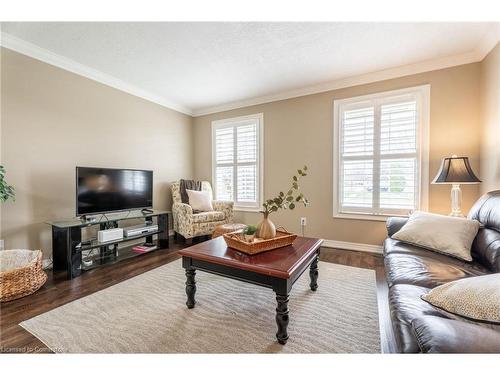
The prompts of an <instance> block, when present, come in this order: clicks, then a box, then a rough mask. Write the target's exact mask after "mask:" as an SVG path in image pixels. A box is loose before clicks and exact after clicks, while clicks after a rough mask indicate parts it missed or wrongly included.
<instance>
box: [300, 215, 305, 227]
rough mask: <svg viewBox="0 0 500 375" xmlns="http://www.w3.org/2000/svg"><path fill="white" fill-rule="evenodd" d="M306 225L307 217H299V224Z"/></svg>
mask: <svg viewBox="0 0 500 375" xmlns="http://www.w3.org/2000/svg"><path fill="white" fill-rule="evenodd" d="M306 225H307V218H305V217H301V218H300V226H302V227H305V226H306Z"/></svg>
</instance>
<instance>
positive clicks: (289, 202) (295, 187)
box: [262, 165, 309, 215]
mask: <svg viewBox="0 0 500 375" xmlns="http://www.w3.org/2000/svg"><path fill="white" fill-rule="evenodd" d="M306 172H307V165H304V168H302V169H297V174H296V175H294V176H293V177H292V184H291V186H290V188H289V189H288V191H287V193H286V194H285V193H284V192H282V191H280V193H279V194H278V195H277V196H276V197H275V198H272V199H267V200H266V201H265V202H264V203H263V204H262V206H263V207H264V211H263V213H264V214H265V215H269V214H270V213H272V212H276V211H278V210H279V209H283V210H287V209H289V210H293V209H294V208H295V207H296V205H297V204H303V205H304V207H307V205H308V204H309V200H308V199H307V198H306V197H305V196H304V194H303V193H301V192H300V191H299V190H300V186H299V181H300V179H301V178H302V177H305V176H307V173H306Z"/></svg>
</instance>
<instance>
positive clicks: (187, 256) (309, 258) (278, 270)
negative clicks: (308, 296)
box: [179, 237, 323, 345]
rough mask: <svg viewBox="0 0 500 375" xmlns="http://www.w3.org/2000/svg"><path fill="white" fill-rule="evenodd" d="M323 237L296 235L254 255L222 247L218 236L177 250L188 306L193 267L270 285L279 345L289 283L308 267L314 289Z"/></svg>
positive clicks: (283, 333)
mask: <svg viewBox="0 0 500 375" xmlns="http://www.w3.org/2000/svg"><path fill="white" fill-rule="evenodd" d="M322 242H323V240H320V239H317V238H307V237H298V238H297V239H296V240H295V241H294V242H293V244H292V245H290V246H287V247H282V248H279V249H275V250H271V251H267V252H264V253H260V254H256V255H246V254H244V253H241V252H239V251H237V250H234V249H232V248H228V247H227V246H226V242H225V241H224V238H222V237H219V238H215V239H213V240H210V241H206V242H202V243H199V244H197V245H194V246H191V247H189V248H187V249H183V250H180V251H179V254H180V255H182V267H184V268H185V270H186V294H187V302H186V305H187V307H188V308H190V309H192V308H193V307H194V305H195V303H196V301H195V298H194V296H195V293H196V281H195V275H196V270H200V271H205V272H210V273H215V274H217V275H220V276H224V277H229V278H232V279H236V280H241V281H245V282H248V283H252V284H256V285H261V286H263V287H266V288H271V289H272V290H274V292H275V293H276V300H277V301H278V307H277V308H276V323H277V325H278V332H277V333H276V338H277V339H278V342H279V343H280V344H283V345H284V344H285V343H286V341H287V340H288V333H287V327H288V300H289V296H290V291H291V290H292V286H293V284H294V283H295V281H297V279H298V278H299V277H300V276H301V275H302V273H303V272H304V271H305V270H306V269H307V268H309V276H310V278H311V282H310V284H309V285H310V287H311V290H316V289H317V288H318V283H317V282H318V260H319V250H320V246H321V243H322Z"/></svg>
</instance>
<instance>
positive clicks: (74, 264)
mask: <svg viewBox="0 0 500 375" xmlns="http://www.w3.org/2000/svg"><path fill="white" fill-rule="evenodd" d="M169 215H170V211H158V210H153V211H152V212H141V211H128V212H119V213H114V214H111V213H110V214H106V215H96V218H97V219H96V220H93V221H86V220H82V219H79V218H71V219H68V220H58V221H50V222H48V223H47V224H49V225H51V226H52V260H53V268H54V271H66V272H67V277H68V279H72V278H74V277H77V276H80V274H81V272H82V270H84V271H85V270H89V269H92V268H95V267H97V266H100V265H103V264H110V263H114V262H117V261H120V260H123V259H127V258H130V257H133V256H139V255H142V254H140V253H135V252H133V251H132V247H133V246H134V245H132V246H125V247H119V246H118V244H121V243H126V242H129V241H134V240H138V239H141V238H145V241H146V242H147V243H153V244H155V245H156V246H157V249H167V248H168V246H169V243H168V232H169V228H168V216H169ZM154 218H156V222H157V224H158V230H157V231H154V232H149V233H144V234H139V235H136V236H132V237H124V238H121V239H119V240H115V241H107V242H99V241H97V240H96V239H93V240H91V241H90V242H88V243H86V242H84V243H82V229H84V228H88V227H91V226H94V225H99V229H100V230H104V229H109V228H119V227H120V226H119V223H120V222H122V221H123V220H130V219H144V222H145V223H148V222H151V221H152V220H153V219H154ZM153 236H157V237H158V238H157V240H156V241H153ZM111 247H112V248H111ZM93 249H98V251H99V254H98V255H97V256H95V257H93V258H92V264H91V265H85V264H83V263H82V252H86V251H89V250H93ZM153 251H154V250H153Z"/></svg>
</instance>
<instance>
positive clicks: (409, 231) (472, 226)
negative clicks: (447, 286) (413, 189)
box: [391, 211, 479, 261]
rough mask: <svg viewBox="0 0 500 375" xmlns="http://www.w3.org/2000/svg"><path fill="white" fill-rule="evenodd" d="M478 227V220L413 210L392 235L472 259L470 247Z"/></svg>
mask: <svg viewBox="0 0 500 375" xmlns="http://www.w3.org/2000/svg"><path fill="white" fill-rule="evenodd" d="M478 230H479V222H478V221H477V220H469V219H463V218H458V217H452V216H444V215H438V214H433V213H430V212H423V211H415V212H414V213H412V214H411V216H410V218H409V219H408V221H407V222H406V224H405V225H403V227H402V228H401V229H400V230H398V231H397V232H396V233H395V234H393V235H392V236H391V237H392V238H394V239H396V240H400V241H404V242H407V243H410V244H414V245H417V246H421V247H424V248H426V249H430V250H433V251H437V252H439V253H443V254H446V255H449V256H452V257H456V258H460V259H464V260H468V261H471V260H472V256H471V253H470V252H471V246H472V242H473V241H474V238H475V237H476V234H477V231H478Z"/></svg>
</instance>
